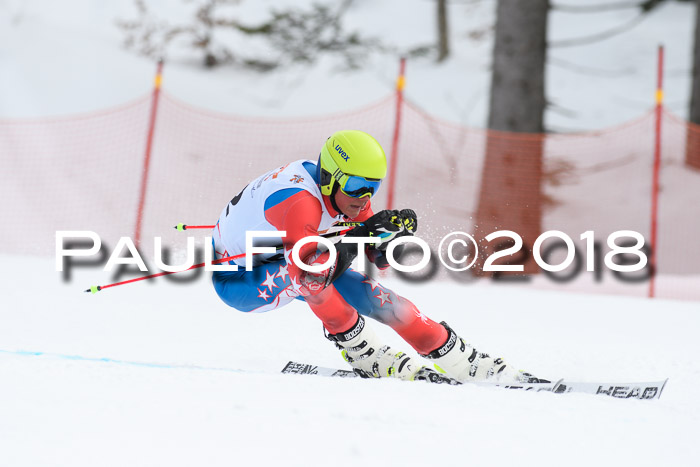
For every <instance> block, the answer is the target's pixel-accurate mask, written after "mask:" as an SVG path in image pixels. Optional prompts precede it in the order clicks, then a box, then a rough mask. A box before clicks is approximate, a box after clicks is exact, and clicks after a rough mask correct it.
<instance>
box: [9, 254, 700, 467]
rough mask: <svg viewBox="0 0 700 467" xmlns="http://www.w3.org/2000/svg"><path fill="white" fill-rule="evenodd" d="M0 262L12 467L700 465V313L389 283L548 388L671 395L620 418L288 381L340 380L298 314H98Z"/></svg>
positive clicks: (42, 264) (585, 398)
mask: <svg viewBox="0 0 700 467" xmlns="http://www.w3.org/2000/svg"><path fill="white" fill-rule="evenodd" d="M0 262H1V263H2V265H3V267H2V272H0V280H1V283H2V284H3V293H2V295H1V296H0V309H2V312H0V343H1V344H0V465H2V466H12V467H15V466H38V465H70V466H93V465H102V466H111V465H114V466H123V465H130V466H147V465H168V466H180V465H182V466H185V465H207V466H216V465H321V464H325V465H328V464H330V465H348V466H350V465H352V466H357V465H419V464H429V465H435V464H437V463H440V464H444V463H447V464H455V463H456V464H461V465H504V466H505V465H533V466H534V465H545V466H547V465H569V466H590V465H638V466H659V465H673V466H692V465H697V459H698V456H700V447H699V446H698V444H697V434H698V430H699V429H700V406H699V405H698V402H697V393H698V391H697V388H698V386H699V385H700V370H698V368H697V366H696V365H695V364H694V360H693V358H694V357H693V356H695V355H698V352H700V341H698V339H697V330H698V329H699V328H700V313H698V306H697V303H684V302H672V301H664V300H654V301H649V300H643V299H633V298H620V297H600V296H594V295H575V294H560V293H557V292H541V291H532V290H526V289H522V288H518V287H516V286H513V287H503V286H501V287H499V288H498V289H495V288H493V287H489V286H488V285H484V284H483V283H479V284H475V285H471V286H468V287H467V286H464V287H456V286H455V285H454V284H451V283H443V284H432V285H430V286H413V285H408V284H405V283H402V282H391V283H390V286H391V287H392V288H393V289H394V290H395V291H397V292H399V293H401V294H404V295H406V296H407V297H409V298H410V299H411V300H412V301H414V302H415V303H416V304H417V306H418V307H419V308H421V309H422V311H424V312H425V313H426V314H428V315H429V316H431V317H432V318H434V319H438V320H443V319H444V320H447V321H448V322H449V323H450V324H451V325H452V326H453V327H454V328H455V329H457V330H459V332H460V333H461V334H462V335H463V336H465V337H466V338H467V339H468V340H470V341H471V342H472V343H474V344H475V345H477V346H478V348H483V349H484V350H487V351H492V352H494V353H498V354H499V355H502V356H503V357H505V358H506V359H507V360H509V361H511V362H513V363H515V364H516V365H518V366H520V367H522V368H527V369H529V370H530V371H533V372H535V373H537V374H538V375H543V376H550V377H567V378H570V379H578V380H601V379H606V380H615V381H625V380H627V381H629V380H657V379H660V378H665V377H668V378H670V379H669V382H668V384H667V386H666V388H665V391H664V393H663V395H662V397H661V399H660V400H658V401H639V400H618V399H611V398H607V397H601V396H591V395H580V394H567V395H554V394H547V393H539V394H533V393H519V392H510V391H507V390H501V389H494V388H484V387H474V386H462V387H446V386H434V385H429V384H425V383H407V382H400V381H392V380H371V381H365V380H336V379H332V378H322V377H314V376H299V375H281V374H277V373H278V372H279V370H281V368H282V367H283V366H284V364H285V363H286V362H287V360H289V359H294V360H298V361H304V362H310V363H315V364H320V365H326V366H333V367H342V366H343V364H344V362H343V361H342V358H341V357H340V355H339V353H338V351H337V350H335V348H334V347H333V346H332V345H331V344H330V343H329V342H328V341H326V339H325V338H324V337H323V334H322V331H321V325H320V323H319V322H318V320H317V318H316V317H315V316H314V315H313V314H312V313H311V312H310V311H309V310H308V309H306V307H305V305H304V304H303V303H301V302H299V303H292V304H290V305H288V306H287V307H284V308H282V309H280V310H277V311H274V312H269V313H263V314H245V313H240V312H236V311H234V310H232V309H230V308H228V307H227V306H226V305H224V304H223V303H221V302H220V301H219V300H218V298H217V297H216V295H215V294H214V292H213V289H212V287H211V284H210V283H209V282H208V278H206V279H205V278H202V279H201V280H198V281H196V282H194V283H193V284H191V285H189V286H174V285H171V284H168V283H167V282H165V281H162V280H159V282H157V283H155V284H145V283H140V284H132V285H128V286H123V287H120V288H115V289H107V290H104V291H102V292H100V293H98V294H97V295H94V296H92V295H90V294H84V293H82V292H81V290H82V289H84V288H86V287H87V286H89V285H91V284H95V283H96V282H95V281H99V280H105V279H106V277H102V278H100V277H98V276H99V274H98V273H97V272H96V271H93V270H76V271H75V274H74V277H73V279H72V281H71V282H69V283H64V282H62V281H61V280H60V279H59V274H58V273H56V272H54V270H53V269H54V264H53V261H49V260H37V259H34V260H32V261H27V260H25V259H24V258H22V257H13V256H2V257H1V258H0ZM28 281H30V282H31V283H28ZM455 293H456V294H458V295H459V296H460V298H461V302H462V303H461V304H460V305H458V306H456V305H455V303H454V300H453V299H452V297H453V295H454V294H455ZM372 325H373V327H374V329H375V330H376V331H377V332H378V333H379V334H380V335H382V336H385V338H386V340H387V341H388V342H389V343H391V344H394V345H396V346H399V347H401V348H403V349H406V347H407V346H406V345H405V344H402V343H401V340H400V338H398V336H396V335H395V334H394V333H393V331H391V330H390V329H389V328H386V327H384V326H382V325H380V324H379V323H376V322H372ZM18 351H27V352H44V353H50V354H58V355H63V357H60V356H33V355H26V354H22V353H18ZM67 356H79V357H81V358H73V359H70V358H67ZM87 358H110V359H112V360H121V361H123V362H122V363H115V362H100V361H85V360H84V359H87ZM129 362H132V363H129ZM136 362H140V363H152V364H160V365H161V367H158V366H155V367H152V366H143V365H136V364H134V363H136ZM178 365H184V366H187V365H190V366H199V367H213V368H219V370H215V369H212V370H207V369H195V368H177V367H173V366H178ZM168 366H171V367H173V368H168ZM236 370H244V371H241V372H239V371H236Z"/></svg>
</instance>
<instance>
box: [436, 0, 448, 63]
mask: <svg viewBox="0 0 700 467" xmlns="http://www.w3.org/2000/svg"><path fill="white" fill-rule="evenodd" d="M437 9H438V11H437V22H438V62H441V61H443V60H445V59H446V58H447V56H448V55H449V54H450V40H449V37H448V30H447V0H437Z"/></svg>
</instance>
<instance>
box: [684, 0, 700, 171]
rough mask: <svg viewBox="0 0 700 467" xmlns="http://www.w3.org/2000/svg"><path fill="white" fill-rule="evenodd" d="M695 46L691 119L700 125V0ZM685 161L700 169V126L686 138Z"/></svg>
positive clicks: (696, 10) (696, 14) (696, 18)
mask: <svg viewBox="0 0 700 467" xmlns="http://www.w3.org/2000/svg"><path fill="white" fill-rule="evenodd" d="M694 41H695V42H694V48H693V83H692V91H691V97H690V121H691V122H692V123H695V124H697V125H700V0H698V1H696V6H695V39H694ZM685 163H686V164H687V165H688V166H690V167H694V168H696V169H700V128H698V127H693V126H690V127H689V128H688V135H687V140H686V150H685Z"/></svg>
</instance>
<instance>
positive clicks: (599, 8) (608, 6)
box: [550, 1, 645, 13]
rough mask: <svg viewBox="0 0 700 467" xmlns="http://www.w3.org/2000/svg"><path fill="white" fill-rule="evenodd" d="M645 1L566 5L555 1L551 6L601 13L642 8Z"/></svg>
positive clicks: (573, 11)
mask: <svg viewBox="0 0 700 467" xmlns="http://www.w3.org/2000/svg"><path fill="white" fill-rule="evenodd" d="M644 3H645V2H640V1H636V2H632V1H629V2H617V3H599V4H596V5H566V4H559V3H555V4H552V5H551V6H550V10H553V11H561V12H563V13H600V12H603V11H613V10H627V9H631V8H642V6H643V4H644Z"/></svg>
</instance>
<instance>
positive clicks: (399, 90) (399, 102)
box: [386, 57, 406, 209]
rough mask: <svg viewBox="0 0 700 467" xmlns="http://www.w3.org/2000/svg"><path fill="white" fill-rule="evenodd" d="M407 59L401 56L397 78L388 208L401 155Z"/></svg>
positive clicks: (391, 202) (389, 207) (388, 207)
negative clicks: (400, 139) (400, 133)
mask: <svg viewBox="0 0 700 467" xmlns="http://www.w3.org/2000/svg"><path fill="white" fill-rule="evenodd" d="M405 72H406V59H405V58H403V57H402V58H401V64H400V65H399V77H398V79H397V80H396V120H395V122H394V139H393V141H392V143H391V159H390V160H389V194H388V196H387V201H386V208H387V209H393V207H394V190H395V187H396V166H397V159H398V156H399V129H400V128H401V109H402V108H403V88H404V85H405V84H406V78H405Z"/></svg>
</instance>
